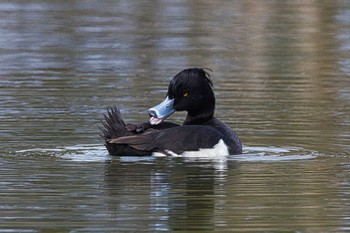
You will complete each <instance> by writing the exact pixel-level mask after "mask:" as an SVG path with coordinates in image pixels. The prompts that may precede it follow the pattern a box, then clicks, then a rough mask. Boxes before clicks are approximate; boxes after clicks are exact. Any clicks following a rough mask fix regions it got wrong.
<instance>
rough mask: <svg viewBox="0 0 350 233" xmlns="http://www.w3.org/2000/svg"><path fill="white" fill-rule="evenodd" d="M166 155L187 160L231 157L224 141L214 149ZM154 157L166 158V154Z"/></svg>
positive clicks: (157, 153)
mask: <svg viewBox="0 0 350 233" xmlns="http://www.w3.org/2000/svg"><path fill="white" fill-rule="evenodd" d="M166 153H168V154H170V155H171V156H173V157H187V158H220V157H221V158H222V157H226V156H228V155H229V152H228V148H227V146H226V144H225V143H224V141H223V140H222V139H220V141H219V142H218V143H217V144H216V145H215V146H214V147H213V148H207V149H199V150H198V151H185V152H183V153H182V154H176V153H175V152H173V151H170V150H166ZM152 156H154V157H164V156H166V155H165V154H163V153H161V152H153V154H152Z"/></svg>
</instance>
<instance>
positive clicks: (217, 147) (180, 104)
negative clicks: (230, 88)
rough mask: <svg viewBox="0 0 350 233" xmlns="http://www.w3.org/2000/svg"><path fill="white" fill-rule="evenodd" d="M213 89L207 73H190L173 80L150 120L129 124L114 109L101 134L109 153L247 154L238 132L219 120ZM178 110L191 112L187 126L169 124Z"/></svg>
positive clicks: (114, 108)
mask: <svg viewBox="0 0 350 233" xmlns="http://www.w3.org/2000/svg"><path fill="white" fill-rule="evenodd" d="M212 86H213V83H212V81H211V80H210V77H209V74H208V73H207V72H206V71H205V70H204V69H201V68H191V69H185V70H183V71H181V72H179V73H178V74H176V75H175V76H174V78H173V79H172V80H171V81H170V84H169V87H168V92H167V95H166V98H165V99H164V100H163V102H161V103H160V104H159V105H157V106H155V107H153V108H150V109H149V110H148V114H149V115H150V120H149V121H148V122H144V123H139V124H126V123H125V122H124V120H123V118H122V116H121V113H120V111H119V109H118V108H117V107H113V108H110V109H108V112H107V113H106V114H104V121H103V122H102V124H103V127H102V128H101V130H102V134H101V136H102V137H103V138H104V139H105V145H106V148H107V150H108V152H109V154H110V155H117V156H144V155H152V154H153V155H160V154H161V155H171V156H212V157H215V156H227V155H234V154H241V153H242V145H241V142H240V140H239V138H238V136H237V134H236V132H235V131H234V130H232V129H231V128H230V127H229V126H228V125H227V124H225V123H223V122H221V121H220V120H218V119H217V118H215V117H214V111H215V97H214V93H213V89H212ZM176 111H187V117H186V119H185V121H184V122H183V125H178V124H174V123H171V122H168V121H165V119H167V118H168V117H169V116H170V115H171V114H173V113H174V112H176Z"/></svg>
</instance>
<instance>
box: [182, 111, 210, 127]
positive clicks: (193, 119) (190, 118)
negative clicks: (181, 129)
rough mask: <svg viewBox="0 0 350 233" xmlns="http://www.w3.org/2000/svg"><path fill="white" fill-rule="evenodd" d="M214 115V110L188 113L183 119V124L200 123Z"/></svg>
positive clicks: (207, 120) (205, 121)
mask: <svg viewBox="0 0 350 233" xmlns="http://www.w3.org/2000/svg"><path fill="white" fill-rule="evenodd" d="M213 117H214V110H212V111H210V112H203V113H200V114H191V113H188V114H187V117H186V119H185V121H184V123H183V124H184V125H200V124H205V123H207V122H209V121H210V120H212V119H213Z"/></svg>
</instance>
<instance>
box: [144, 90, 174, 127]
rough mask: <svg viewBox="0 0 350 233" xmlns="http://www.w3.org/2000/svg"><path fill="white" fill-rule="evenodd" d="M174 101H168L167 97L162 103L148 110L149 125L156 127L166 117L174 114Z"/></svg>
mask: <svg viewBox="0 0 350 233" xmlns="http://www.w3.org/2000/svg"><path fill="white" fill-rule="evenodd" d="M173 104H174V99H169V97H168V96H167V97H166V98H165V100H163V102H161V103H160V104H158V105H157V106H154V107H153V108H150V109H148V114H149V116H150V117H151V118H150V120H149V122H150V123H151V125H158V124H160V123H162V122H163V121H164V120H165V119H166V118H167V117H168V116H170V115H171V114H173V113H174V112H175V109H174V107H173Z"/></svg>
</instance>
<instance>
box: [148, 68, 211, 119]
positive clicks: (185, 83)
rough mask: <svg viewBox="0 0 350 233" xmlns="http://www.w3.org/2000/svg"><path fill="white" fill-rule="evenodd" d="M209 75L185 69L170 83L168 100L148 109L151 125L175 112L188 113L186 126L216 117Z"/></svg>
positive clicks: (201, 70) (195, 69)
mask: <svg viewBox="0 0 350 233" xmlns="http://www.w3.org/2000/svg"><path fill="white" fill-rule="evenodd" d="M212 86H213V83H212V81H211V80H210V78H209V74H208V73H207V72H206V71H205V70H203V69H201V68H191V69H185V70H183V71H181V72H179V73H178V74H176V75H175V76H174V78H173V79H172V80H171V81H170V84H169V87H168V92H167V95H166V98H165V99H164V100H163V102H161V103H160V104H158V105H157V106H155V107H153V108H150V109H148V114H149V116H150V117H151V118H150V123H151V124H152V125H157V124H160V123H161V122H163V121H164V120H165V119H166V118H167V117H169V116H170V115H171V114H173V113H174V112H175V111H187V117H186V120H185V122H184V124H200V123H203V122H205V121H208V120H210V119H211V118H212V117H213V115H214V110H215V97H214V93H213V90H212Z"/></svg>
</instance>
